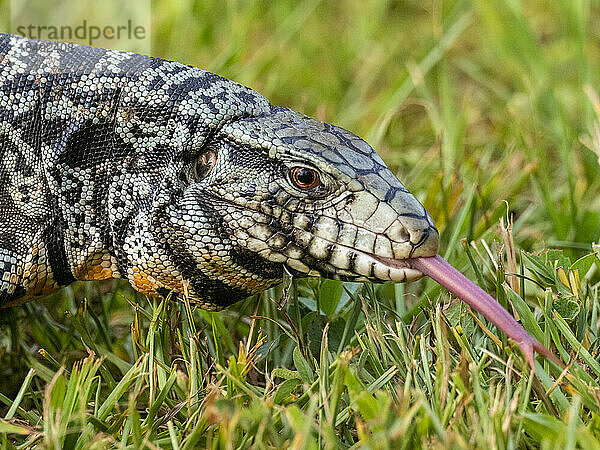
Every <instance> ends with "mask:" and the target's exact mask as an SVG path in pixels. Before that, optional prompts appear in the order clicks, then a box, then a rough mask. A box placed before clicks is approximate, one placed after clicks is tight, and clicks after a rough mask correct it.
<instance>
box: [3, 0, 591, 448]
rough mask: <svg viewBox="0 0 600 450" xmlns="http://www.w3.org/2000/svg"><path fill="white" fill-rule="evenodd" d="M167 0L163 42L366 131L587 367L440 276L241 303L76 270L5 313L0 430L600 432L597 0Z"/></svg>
mask: <svg viewBox="0 0 600 450" xmlns="http://www.w3.org/2000/svg"><path fill="white" fill-rule="evenodd" d="M6 3H7V2H6V1H3V2H0V4H1V5H2V6H3V7H6V6H7V5H6ZM152 5H153V11H152V17H153V28H152V39H153V40H152V42H153V54H154V55H155V56H160V57H164V58H168V59H173V60H179V61H182V62H186V63H189V64H193V65H197V66H201V67H205V68H207V69H209V70H212V71H215V72H217V73H219V74H221V75H223V76H226V77H228V78H232V79H234V80H236V81H239V82H241V83H243V84H246V85H248V86H250V87H252V88H254V89H256V90H258V91H260V92H262V93H263V94H265V95H266V96H267V97H268V98H269V99H270V100H272V102H273V103H275V104H279V105H286V106H290V107H292V108H294V109H297V110H299V111H302V112H304V113H306V114H309V115H312V116H316V117H318V118H320V119H322V120H327V121H330V122H333V123H335V124H337V125H340V126H343V127H345V128H348V129H350V130H353V131H354V132H356V133H357V134H359V135H361V136H363V137H365V138H367V139H368V141H369V142H370V143H371V144H372V145H373V146H374V147H375V148H376V149H377V150H378V152H379V153H380V154H381V155H382V157H383V158H384V159H385V160H386V162H387V163H388V164H389V166H390V167H391V168H392V169H393V170H394V171H395V172H396V173H397V174H398V176H399V178H400V179H401V180H402V181H403V182H404V183H405V184H406V185H407V186H408V187H409V188H410V189H411V191H412V192H413V193H415V194H416V196H417V197H418V198H419V199H421V200H422V201H423V202H424V204H425V206H426V207H427V208H428V210H429V211H430V213H431V214H432V216H433V218H434V220H435V221H436V224H437V225H438V228H439V229H440V231H441V234H442V243H441V249H440V252H441V254H442V255H443V256H445V257H446V258H448V260H449V261H450V262H451V263H452V264H453V265H455V266H456V267H457V268H459V269H460V270H462V271H463V272H465V273H466V274H467V275H468V276H469V277H471V278H472V279H473V280H475V281H477V282H478V283H479V284H480V285H481V286H483V287H485V288H486V289H487V290H488V291H489V292H491V293H493V294H494V293H495V296H496V298H498V300H499V301H500V302H501V303H502V304H504V305H505V306H507V308H508V309H509V310H510V311H511V312H513V313H516V314H518V316H519V317H520V320H521V322H522V323H523V325H524V327H525V328H526V329H527V330H528V331H529V332H530V333H531V334H532V335H534V336H535V337H537V338H538V339H539V340H540V341H541V342H543V343H544V344H546V345H547V346H549V347H551V348H553V349H554V351H555V352H556V353H557V354H558V355H559V356H560V357H561V359H562V360H563V361H564V362H565V364H567V365H568V371H566V372H562V370H561V369H560V368H558V367H556V366H554V365H552V364H551V363H549V362H547V361H545V360H543V359H538V362H537V364H536V373H535V374H532V373H530V372H529V369H528V367H527V364H526V362H525V360H524V358H523V357H522V355H521V354H520V352H519V351H518V349H517V348H516V347H515V346H514V345H512V344H510V343H509V342H508V343H507V342H506V338H505V336H503V335H502V334H500V333H499V332H498V331H497V330H496V329H495V328H494V327H492V326H490V325H489V323H487V322H486V321H485V320H482V319H481V317H480V316H478V315H473V314H472V313H471V311H470V310H469V309H468V308H466V307H465V306H462V305H461V304H459V303H457V302H456V301H455V300H453V299H451V298H450V296H449V295H448V294H447V293H446V292H444V291H443V290H442V289H441V288H440V287H439V286H437V285H436V284H435V283H433V282H432V281H427V280H423V281H420V282H417V283H413V284H411V285H383V286H379V285H358V284H352V283H346V284H345V285H343V286H342V285H341V284H339V283H336V282H331V281H325V280H294V281H293V283H292V286H291V289H290V291H289V292H288V293H287V296H288V297H289V300H288V302H287V304H286V305H285V306H284V307H283V309H281V310H280V309H279V308H278V302H280V299H281V296H282V292H281V288H275V289H272V290H269V291H267V292H265V293H264V294H263V295H261V296H257V297H253V298H249V299H247V300H245V301H242V302H240V303H238V304H237V305H235V306H233V307H231V308H229V309H228V310H226V311H223V312H221V313H210V312H206V311H201V310H198V309H194V308H192V307H190V305H188V304H185V303H182V302H173V301H170V300H169V299H166V300H162V301H158V300H149V299H146V298H144V297H142V296H140V295H139V294H136V293H135V292H133V291H132V290H131V289H130V288H129V287H128V286H127V284H126V283H123V282H108V283H103V284H95V283H87V284H82V283H79V284H75V285H73V286H72V287H69V288H66V289H64V290H62V291H61V292H59V293H58V294H56V295H54V296H51V297H48V298H46V299H44V300H42V301H40V302H37V303H29V304H27V305H25V306H23V307H21V308H13V309H10V310H8V311H6V312H5V313H3V314H4V315H3V316H2V319H0V445H1V446H4V447H6V448H29V447H33V446H45V447H48V448H84V447H85V448H87V447H90V446H93V447H94V448H105V447H107V448H111V447H119V446H120V447H123V448H139V447H144V446H147V447H148V448H156V447H161V448H178V449H184V448H198V447H210V448H248V447H251V446H253V447H255V448H264V447H271V448H281V447H294V448H316V447H326V448H347V447H354V448H358V447H361V448H363V447H366V448H414V447H432V448H474V447H478V448H500V449H504V448H506V449H513V448H569V449H573V448H585V449H588V448H600V362H599V361H600V358H599V353H600V348H599V347H600V346H599V344H600V341H599V333H600V329H599V327H600V321H599V319H600V317H599V315H600V311H599V309H600V302H599V294H598V291H599V286H600V261H598V259H597V258H596V257H595V256H594V255H593V254H592V253H591V252H592V250H593V247H592V243H593V242H594V241H597V240H598V238H599V235H600V162H599V158H600V99H599V97H598V95H599V93H600V4H599V3H598V2H597V1H590V0H572V1H568V2H566V1H565V2H551V1H546V2H525V1H523V2H519V1H518V0H509V1H507V0H476V1H473V2H469V1H459V0H455V1H453V0H448V1H444V2H442V1H435V0H434V1H427V2H421V1H417V0H411V1H404V2H385V1H379V0H374V1H370V2H368V6H365V2H363V1H359V0H342V1H337V2H325V1H316V0H306V1H304V2H294V1H291V0H289V1H288V0H282V1H278V2H269V1H266V0H265V1H249V2H244V1H228V2H221V1H216V0H215V1H206V0H203V1H197V2H194V1H191V0H188V1H183V0H182V1H179V2H176V3H174V2H167V1H166V0H164V1H154V2H153V4H152ZM1 20H2V21H6V20H7V18H6V17H4V18H2V19H1ZM5 25H6V24H5ZM507 214H508V216H509V217H510V218H511V223H512V228H511V229H510V230H508V231H502V230H503V228H502V227H501V226H500V220H501V219H503V221H504V223H506V217H507ZM507 249H508V250H507ZM511 249H514V251H513V250H511ZM513 254H514V258H513V257H511V256H510V255H513ZM586 255H587V256H586Z"/></svg>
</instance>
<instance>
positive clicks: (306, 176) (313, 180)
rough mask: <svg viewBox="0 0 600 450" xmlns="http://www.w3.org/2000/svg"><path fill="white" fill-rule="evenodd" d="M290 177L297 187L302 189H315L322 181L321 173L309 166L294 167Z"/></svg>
mask: <svg viewBox="0 0 600 450" xmlns="http://www.w3.org/2000/svg"><path fill="white" fill-rule="evenodd" d="M290 179H291V180H292V183H293V184H294V185H295V186H296V187H298V188H300V189H302V190H309V189H314V188H316V187H317V186H318V185H319V184H320V183H321V180H320V179H319V173H318V172H317V171H316V170H313V169H309V168H307V167H292V168H291V169H290Z"/></svg>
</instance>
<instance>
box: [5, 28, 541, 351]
mask: <svg viewBox="0 0 600 450" xmlns="http://www.w3.org/2000/svg"><path fill="white" fill-rule="evenodd" d="M0 70H1V72H0V306H11V305H16V304H19V303H22V302H24V301H28V300H31V299H34V298H36V297H39V296H43V295H46V294H49V293H51V292H53V291H55V290H57V289H59V288H60V287H61V286H65V285H68V284H69V283H71V282H73V281H75V280H102V279H106V278H117V277H120V278H126V279H128V280H129V282H130V283H131V285H132V286H133V287H134V288H135V289H136V290H138V291H139V292H141V293H143V294H147V295H150V296H156V295H160V294H164V293H165V292H169V291H173V292H175V293H177V294H180V295H186V296H188V297H189V299H190V300H191V301H193V302H194V303H196V304H197V305H199V306H200V307H202V308H206V309H213V310H218V309H221V308H223V307H225V306H227V305H230V304H232V303H234V302H236V301H238V300H240V299H243V298H245V297H247V296H249V295H251V294H254V293H257V292H261V291H263V290H264V289H267V288H269V287H270V286H273V285H275V284H277V283H279V282H280V281H281V279H282V274H283V269H284V267H285V268H286V269H287V270H288V271H289V272H290V273H292V274H293V275H294V276H299V277H303V276H322V277H329V278H334V279H340V280H362V281H372V282H386V281H393V282H402V281H411V280H415V279H417V278H419V277H421V276H422V275H423V274H424V273H425V274H429V275H431V276H433V277H434V278H436V279H438V281H441V282H442V283H443V284H444V283H445V284H446V285H447V286H449V287H450V288H451V289H453V290H454V291H455V292H457V293H458V295H459V296H461V297H462V298H463V299H464V300H465V301H467V302H469V304H471V305H472V306H474V307H476V308H477V309H478V310H480V311H481V312H482V313H483V314H484V315H486V317H488V318H489V319H490V320H492V321H493V322H494V323H496V324H497V325H498V326H499V327H500V328H501V329H503V331H505V332H507V334H508V335H509V336H510V337H512V338H513V339H515V340H516V341H517V342H518V343H519V345H520V346H521V347H522V348H523V349H524V350H525V351H526V353H527V354H528V357H529V358H530V361H532V358H533V356H532V355H533V350H532V348H535V349H536V350H538V351H541V352H543V353H544V354H547V355H548V354H549V355H552V354H551V353H550V352H549V351H548V350H546V349H545V348H544V347H542V346H541V344H539V343H538V342H537V341H536V340H535V339H533V338H531V337H530V336H529V335H528V334H527V333H526V332H525V330H523V329H522V328H521V326H520V325H519V324H518V323H517V322H516V321H514V319H513V318H512V317H511V316H510V315H509V314H508V313H507V312H506V311H504V310H503V309H502V308H501V307H500V306H499V304H498V303H497V302H495V300H493V299H492V298H490V297H489V296H488V297H485V295H487V294H484V293H483V292H482V291H481V290H479V291H478V294H476V295H475V294H473V292H474V291H473V289H475V288H474V287H473V286H474V285H472V284H470V285H469V286H471V287H469V288H468V289H467V292H466V293H465V292H462V293H461V292H458V291H457V286H458V287H461V286H462V287H464V286H467V284H468V283H470V282H468V281H465V280H466V279H465V280H462V279H461V280H459V281H456V280H455V281H452V280H451V279H450V273H451V272H452V273H454V274H455V275H456V272H455V271H453V269H449V268H448V267H451V266H446V265H445V264H444V262H443V260H441V258H440V257H438V256H436V254H437V250H438V243H439V234H438V231H437V230H436V228H435V226H434V223H433V221H432V219H431V217H430V215H429V214H428V213H427V211H426V210H425V209H424V208H423V206H422V205H421V204H420V203H419V201H417V199H416V198H415V197H414V196H413V195H412V194H411V193H410V192H409V191H408V190H407V189H406V188H405V187H404V185H402V184H401V183H400V181H398V179H397V178H396V177H395V176H394V175H393V174H392V172H391V171H390V170H389V169H388V168H387V167H386V165H385V164H384V162H383V161H382V160H381V158H380V157H379V156H378V155H377V153H376V152H375V151H374V150H373V149H372V148H371V147H370V146H369V145H368V144H367V143H366V142H365V141H364V140H362V139H361V138H359V137H357V136H356V135H354V134H353V133H351V132H349V131H346V130H344V129H343V128H340V127H337V126H335V125H331V124H328V123H323V122H320V121H317V120H315V119H312V118H309V117H307V116H304V115H302V114H299V113H297V112H295V111H292V110H291V109H288V108H285V107H278V106H273V105H272V104H271V103H270V102H269V101H268V100H267V99H266V98H265V97H263V96H262V95H260V94H258V93H257V92H254V91H253V90H251V89H248V88H246V87H244V86H242V85H240V84H237V83H235V82H233V81H230V80H227V79H225V78H222V77H220V76H218V75H215V74H212V73H210V72H207V71H205V70H202V69H198V68H196V67H191V66H188V65H184V64H180V63H177V62H172V61H165V60H162V59H157V58H152V57H149V56H142V55H137V54H133V53H126V52H120V51H111V50H104V49H99V48H92V47H86V46H82V45H74V44H66V43H57V42H44V41H38V40H33V39H27V38H23V37H19V36H10V35H0ZM436 271H437V272H436ZM436 274H437V275H436ZM486 308H487V309H486Z"/></svg>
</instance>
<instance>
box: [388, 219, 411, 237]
mask: <svg viewBox="0 0 600 450" xmlns="http://www.w3.org/2000/svg"><path fill="white" fill-rule="evenodd" d="M385 234H386V235H387V237H389V238H390V239H391V240H392V241H396V242H407V241H409V240H410V234H409V233H408V230H407V229H406V227H405V226H404V225H402V223H400V221H399V220H394V222H392V224H391V225H390V226H389V227H388V229H387V230H386V233H385Z"/></svg>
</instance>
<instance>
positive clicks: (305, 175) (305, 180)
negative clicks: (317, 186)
mask: <svg viewBox="0 0 600 450" xmlns="http://www.w3.org/2000/svg"><path fill="white" fill-rule="evenodd" d="M297 179H298V181H299V182H300V183H302V184H312V183H313V181H315V175H314V173H313V172H312V171H310V170H308V169H300V170H298V175H297Z"/></svg>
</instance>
